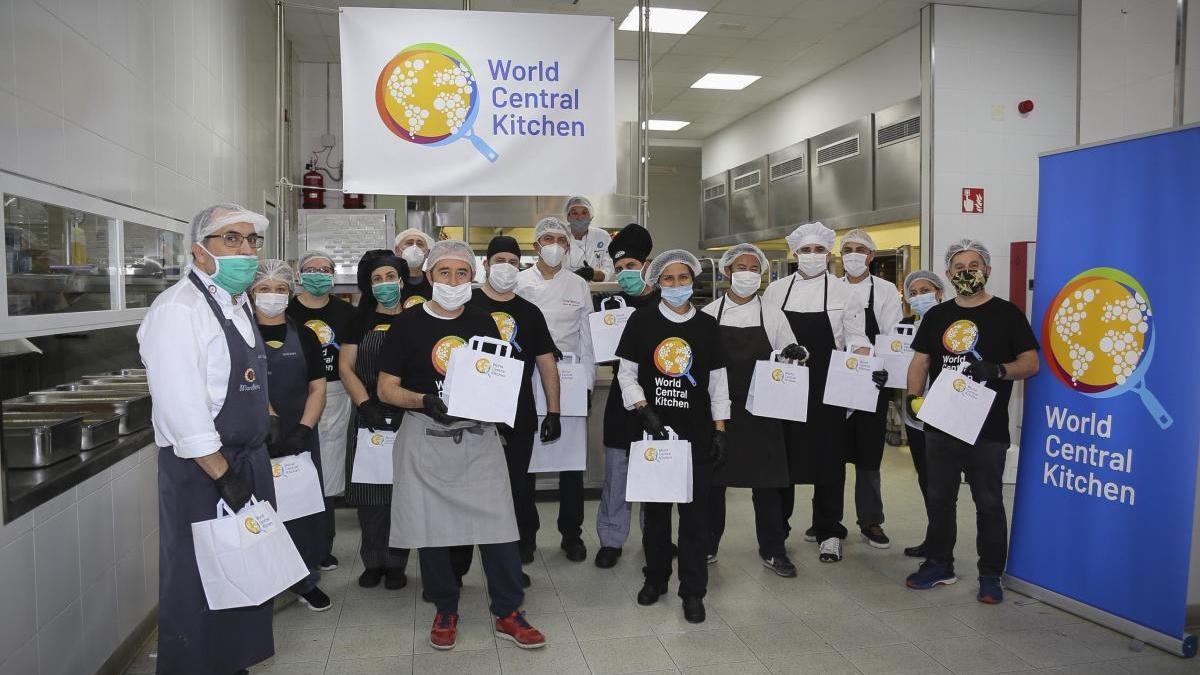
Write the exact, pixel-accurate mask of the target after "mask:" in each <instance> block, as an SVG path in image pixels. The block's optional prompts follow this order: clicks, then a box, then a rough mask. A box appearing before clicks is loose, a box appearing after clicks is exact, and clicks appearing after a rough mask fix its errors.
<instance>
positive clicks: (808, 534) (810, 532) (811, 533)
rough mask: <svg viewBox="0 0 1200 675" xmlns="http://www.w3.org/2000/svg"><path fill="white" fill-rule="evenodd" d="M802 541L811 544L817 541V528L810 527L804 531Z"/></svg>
mask: <svg viewBox="0 0 1200 675" xmlns="http://www.w3.org/2000/svg"><path fill="white" fill-rule="evenodd" d="M804 541H807V542H808V543H810V544H812V543H815V542H816V541H817V528H815V527H810V528H808V529H807V530H805V531H804Z"/></svg>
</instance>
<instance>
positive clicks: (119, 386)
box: [30, 380, 150, 394]
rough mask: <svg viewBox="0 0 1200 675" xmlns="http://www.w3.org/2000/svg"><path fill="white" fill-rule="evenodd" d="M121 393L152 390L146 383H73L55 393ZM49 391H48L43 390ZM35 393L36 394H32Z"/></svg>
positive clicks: (60, 386)
mask: <svg viewBox="0 0 1200 675" xmlns="http://www.w3.org/2000/svg"><path fill="white" fill-rule="evenodd" d="M105 390H108V391H121V392H134V393H138V392H140V393H143V394H144V393H148V392H149V391H150V388H149V387H148V386H147V385H146V382H145V381H142V382H126V381H116V380H114V381H111V382H96V383H87V382H71V383H70V384H60V385H58V386H57V387H55V388H54V391H105ZM42 391H48V390H42ZM30 393H35V392H30Z"/></svg>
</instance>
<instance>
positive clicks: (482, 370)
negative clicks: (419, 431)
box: [442, 335, 525, 426]
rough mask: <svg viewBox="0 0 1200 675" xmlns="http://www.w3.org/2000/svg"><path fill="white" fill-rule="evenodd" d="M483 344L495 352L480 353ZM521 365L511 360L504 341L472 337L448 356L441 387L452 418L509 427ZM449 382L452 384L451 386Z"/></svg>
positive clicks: (519, 387)
mask: <svg viewBox="0 0 1200 675" xmlns="http://www.w3.org/2000/svg"><path fill="white" fill-rule="evenodd" d="M485 345H492V346H493V347H495V353H491V352H487V351H484V346H485ZM524 374H525V364H524V363H522V362H521V361H520V360H518V359H514V358H512V345H510V344H509V343H508V342H506V341H504V340H498V339H496V338H491V337H486V336H482V335H476V336H475V337H472V338H471V339H470V340H468V341H467V344H466V345H464V346H462V347H459V348H458V349H455V350H454V351H453V352H451V353H450V363H449V364H448V365H447V366H446V382H445V383H444V386H443V388H442V393H443V396H444V397H445V398H446V406H447V407H448V408H449V414H450V415H451V416H453V417H461V418H463V419H469V420H477V421H479V422H500V423H504V424H507V425H509V426H511V425H512V423H513V421H514V420H516V418H517V398H518V397H519V396H520V394H521V377H522V376H523V375H524ZM451 382H453V384H451Z"/></svg>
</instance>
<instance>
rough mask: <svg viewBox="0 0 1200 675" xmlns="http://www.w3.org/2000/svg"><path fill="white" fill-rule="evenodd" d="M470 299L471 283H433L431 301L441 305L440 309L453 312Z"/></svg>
mask: <svg viewBox="0 0 1200 675" xmlns="http://www.w3.org/2000/svg"><path fill="white" fill-rule="evenodd" d="M470 299H471V284H469V283H463V284H459V285H457V286H451V285H450V284H439V283H437V282H434V284H433V301H434V302H436V303H437V304H439V305H441V306H442V309H445V310H447V311H450V312H453V311H454V310H456V309H458V308H459V307H462V306H463V305H465V304H467V301H468V300H470Z"/></svg>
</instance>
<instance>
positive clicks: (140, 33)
mask: <svg viewBox="0 0 1200 675" xmlns="http://www.w3.org/2000/svg"><path fill="white" fill-rule="evenodd" d="M124 2H125V22H126V27H125V35H126V40H127V42H126V61H125V64H126V65H128V66H129V70H130V71H131V72H132V73H133V74H134V75H135V76H137V77H138V79H140V80H141V81H142V82H143V84H142V85H141V86H144V87H146V88H147V89H153V83H154V8H153V7H152V4H157V3H147V2H144V1H143V0H124Z"/></svg>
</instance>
